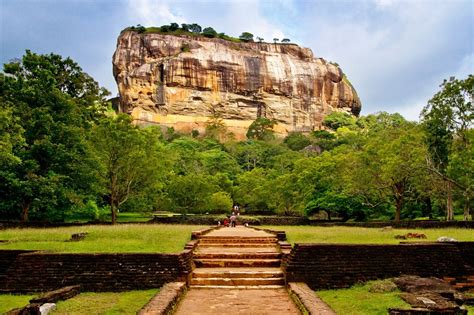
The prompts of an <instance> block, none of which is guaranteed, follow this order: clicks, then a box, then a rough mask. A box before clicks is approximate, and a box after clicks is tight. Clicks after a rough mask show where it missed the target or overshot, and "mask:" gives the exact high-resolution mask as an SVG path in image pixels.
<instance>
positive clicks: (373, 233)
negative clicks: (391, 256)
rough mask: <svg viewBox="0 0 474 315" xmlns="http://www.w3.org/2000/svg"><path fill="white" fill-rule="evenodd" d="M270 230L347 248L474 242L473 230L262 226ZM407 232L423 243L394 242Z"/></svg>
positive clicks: (294, 240)
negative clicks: (442, 240)
mask: <svg viewBox="0 0 474 315" xmlns="http://www.w3.org/2000/svg"><path fill="white" fill-rule="evenodd" d="M265 228H268V229H271V230H283V231H286V236H287V238H288V242H290V243H291V244H294V243H339V244H341V243H347V244H398V243H399V242H400V241H413V242H420V241H431V242H433V241H436V240H437V239H438V237H440V236H449V237H453V238H455V239H457V240H458V241H474V232H473V230H472V229H460V228H443V229H393V230H388V231H383V232H382V231H381V229H380V228H360V227H345V226H334V227H322V226H265ZM408 232H416V233H423V234H425V235H426V237H427V238H426V239H408V240H397V239H395V235H399V234H406V233H408Z"/></svg>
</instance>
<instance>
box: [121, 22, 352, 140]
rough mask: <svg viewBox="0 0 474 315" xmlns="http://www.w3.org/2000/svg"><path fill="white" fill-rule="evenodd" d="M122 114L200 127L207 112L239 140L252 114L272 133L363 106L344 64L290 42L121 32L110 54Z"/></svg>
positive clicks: (316, 124)
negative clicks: (267, 124)
mask: <svg viewBox="0 0 474 315" xmlns="http://www.w3.org/2000/svg"><path fill="white" fill-rule="evenodd" d="M113 69H114V77H115V80H116V81H117V85H118V89H119V93H120V108H119V110H120V111H121V112H125V113H129V114H131V115H132V116H133V118H134V119H135V120H136V121H137V122H138V123H144V124H147V123H156V124H160V125H163V126H168V127H174V128H175V129H176V130H178V131H181V132H191V131H192V130H193V129H196V130H198V131H200V132H204V130H205V126H206V123H207V121H208V119H209V117H211V116H212V115H214V116H216V115H217V116H218V117H220V118H222V119H223V122H224V123H225V124H226V126H227V128H228V130H229V131H230V132H233V133H234V134H235V136H236V138H237V139H243V138H245V133H246V131H247V128H248V126H249V125H250V124H251V123H252V122H253V121H254V120H255V119H256V118H257V117H267V118H270V119H275V120H276V121H277V125H276V126H275V127H274V130H275V132H276V133H277V134H280V135H282V136H283V135H286V134H287V133H288V132H291V131H303V132H309V131H312V130H317V129H319V128H320V127H321V122H322V120H323V119H324V117H325V116H326V115H328V114H330V113H331V112H333V111H345V112H349V113H352V114H354V115H358V114H359V112H360V109H361V104H360V101H359V98H358V96H357V93H356V91H355V90H354V88H353V87H352V86H351V85H350V83H349V82H348V81H347V80H346V79H345V78H344V75H343V73H342V70H341V69H340V68H339V67H337V66H336V65H333V64H330V63H328V62H326V61H325V60H324V59H322V58H314V57H313V53H312V51H311V50H310V49H308V48H302V47H299V46H297V45H294V44H269V43H234V42H230V41H225V40H222V39H215V38H213V39H208V38H204V37H190V36H173V35H163V34H148V33H147V34H139V33H138V32H135V31H124V32H122V33H121V34H120V36H119V38H118V41H117V49H116V51H115V54H114V56H113Z"/></svg>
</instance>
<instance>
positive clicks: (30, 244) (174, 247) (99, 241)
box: [0, 224, 203, 253]
mask: <svg viewBox="0 0 474 315" xmlns="http://www.w3.org/2000/svg"><path fill="white" fill-rule="evenodd" d="M202 228H203V226H198V225H164V224H143V225H142V224H133V225H132V224H121V225H115V226H107V225H85V226H76V227H60V228H28V229H17V228H16V229H6V230H0V240H8V241H9V242H6V243H0V250H1V249H31V250H50V251H56V252H65V253H94V252H96V253H132V252H133V253H177V252H180V251H181V250H183V248H184V245H185V244H186V242H187V241H189V240H190V239H191V232H192V231H196V230H199V229H202ZM79 232H88V233H89V234H88V235H87V236H86V238H85V239H84V240H82V241H79V242H67V240H69V239H70V238H71V234H73V233H79Z"/></svg>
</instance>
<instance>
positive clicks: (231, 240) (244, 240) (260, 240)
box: [199, 236, 278, 244]
mask: <svg viewBox="0 0 474 315" xmlns="http://www.w3.org/2000/svg"><path fill="white" fill-rule="evenodd" d="M277 242H278V240H277V239H276V238H275V237H217V236H216V237H202V238H201V239H200V241H199V243H200V244H202V243H206V244H209V243H228V244H249V243H257V244H268V243H277Z"/></svg>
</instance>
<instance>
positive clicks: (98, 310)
mask: <svg viewBox="0 0 474 315" xmlns="http://www.w3.org/2000/svg"><path fill="white" fill-rule="evenodd" d="M156 292H157V290H156V289H154V290H145V291H129V292H121V293H115V292H102V293H82V294H80V295H77V296H75V297H73V298H72V299H69V300H67V301H62V302H58V304H57V309H56V311H54V312H52V314H54V315H59V314H68V315H73V314H136V313H137V311H138V310H140V309H141V308H142V307H143V306H144V305H145V304H146V303H147V302H148V301H149V300H150V299H151V298H152V297H153V296H154V295H155V294H156Z"/></svg>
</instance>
